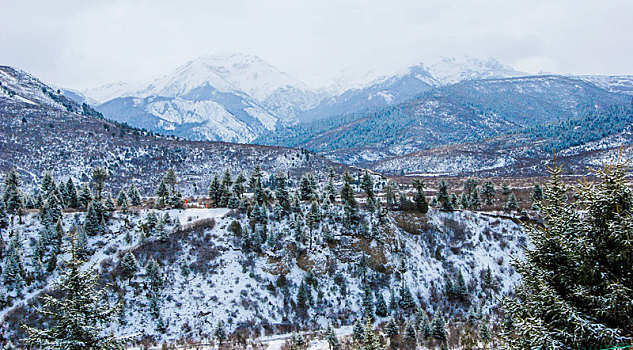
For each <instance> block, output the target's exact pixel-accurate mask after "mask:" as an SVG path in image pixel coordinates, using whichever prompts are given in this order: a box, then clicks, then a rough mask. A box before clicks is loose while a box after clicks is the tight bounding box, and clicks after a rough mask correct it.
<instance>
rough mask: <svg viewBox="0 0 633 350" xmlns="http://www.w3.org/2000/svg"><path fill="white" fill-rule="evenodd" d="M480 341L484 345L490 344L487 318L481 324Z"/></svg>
mask: <svg viewBox="0 0 633 350" xmlns="http://www.w3.org/2000/svg"><path fill="white" fill-rule="evenodd" d="M479 339H480V340H481V341H482V342H483V343H484V344H488V342H489V341H490V325H489V324H488V320H487V319H485V318H484V320H483V322H481V323H480V324H479Z"/></svg>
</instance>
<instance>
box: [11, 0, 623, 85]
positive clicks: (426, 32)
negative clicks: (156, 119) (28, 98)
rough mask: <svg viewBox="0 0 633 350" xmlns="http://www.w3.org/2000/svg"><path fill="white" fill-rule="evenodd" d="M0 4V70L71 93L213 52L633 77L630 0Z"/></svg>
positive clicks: (300, 61) (314, 66) (277, 59)
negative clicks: (455, 59) (484, 63)
mask: <svg viewBox="0 0 633 350" xmlns="http://www.w3.org/2000/svg"><path fill="white" fill-rule="evenodd" d="M2 2H3V3H2V4H0V5H1V8H2V9H3V13H4V15H3V20H2V21H0V63H2V64H10V65H13V66H17V67H20V68H22V69H25V70H27V71H30V72H32V73H34V74H36V75H37V76H39V77H41V78H42V79H44V80H45V81H46V82H48V83H52V84H57V85H61V86H67V87H75V88H83V87H88V86H94V85H98V84H101V83H105V82H111V81H119V80H124V81H130V80H143V79H148V78H151V77H155V76H156V75H159V74H162V73H165V72H168V71H170V70H171V69H173V68H175V67H176V66H178V65H180V64H182V63H184V62H185V61H187V60H189V59H192V58H194V57H197V56H199V55H202V54H206V53H216V52H245V53H251V54H255V55H258V56H260V57H262V58H263V59H265V60H267V61H269V62H271V63H272V64H274V65H276V66H278V67H280V68H281V69H283V70H285V71H287V72H289V73H291V74H294V75H295V76H298V77H299V78H302V79H304V80H306V81H307V82H308V83H312V84H323V83H325V82H326V81H328V79H329V78H330V77H332V76H336V75H338V74H340V72H341V71H345V72H346V74H351V75H362V74H364V73H365V72H367V71H372V72H374V74H385V73H388V72H391V71H394V70H399V69H402V68H403V67H406V66H408V65H411V64H416V63H420V62H433V61H436V60H437V59H438V58H439V57H441V56H452V55H455V54H469V55H472V56H477V57H482V58H487V57H496V58H498V59H500V60H501V61H502V62H504V63H506V64H509V65H511V66H514V67H515V68H516V69H518V70H523V71H528V72H535V73H536V72H539V71H554V72H560V73H579V74H580V73H582V74H633V69H632V67H631V63H630V62H632V61H633V48H632V45H631V41H630V38H629V37H630V33H632V32H633V21H630V15H631V14H632V13H633V2H632V1H628V0H613V1H586V0H574V1H571V0H570V1H567V0H549V1H545V0H532V1H513V0H485V1H467V0H452V1H443V0H442V1H440V0H414V1H405V0H392V1H378V0H375V1H374V0H367V1H358V0H348V1H340V0H320V1H303V0H287V1H281V0H266V1H263V0H231V1H204V0H200V1H194V0H189V1H177V2H176V1H161V0H158V1H123V0H121V1H118V0H117V1H60V2H49V1H28V2H27V1H9V0H4V1H2Z"/></svg>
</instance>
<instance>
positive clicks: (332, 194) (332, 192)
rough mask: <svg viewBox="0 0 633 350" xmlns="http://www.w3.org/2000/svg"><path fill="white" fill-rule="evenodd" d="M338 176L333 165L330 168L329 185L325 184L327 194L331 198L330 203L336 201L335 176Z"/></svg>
mask: <svg viewBox="0 0 633 350" xmlns="http://www.w3.org/2000/svg"><path fill="white" fill-rule="evenodd" d="M335 177H336V172H335V171H334V168H333V167H330V168H329V169H328V181H327V185H325V196H326V197H327V198H328V199H329V200H330V203H335V202H336V186H335V185H334V178H335Z"/></svg>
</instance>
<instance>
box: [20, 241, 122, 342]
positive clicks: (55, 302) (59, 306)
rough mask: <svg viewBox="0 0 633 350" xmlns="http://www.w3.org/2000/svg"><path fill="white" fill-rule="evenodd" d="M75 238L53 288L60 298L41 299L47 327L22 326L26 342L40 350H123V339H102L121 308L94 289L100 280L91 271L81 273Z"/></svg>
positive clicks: (47, 296)
mask: <svg viewBox="0 0 633 350" xmlns="http://www.w3.org/2000/svg"><path fill="white" fill-rule="evenodd" d="M74 236H75V235H73V237H71V247H70V254H71V259H70V261H67V262H66V264H65V268H64V269H63V270H62V271H61V278H60V280H59V281H58V282H57V283H56V284H55V287H54V289H55V290H56V291H59V292H60V293H61V297H60V298H59V299H57V298H54V297H52V296H50V295H45V296H43V297H42V299H43V304H44V305H43V308H41V309H38V310H37V311H38V313H39V314H40V315H41V316H43V317H44V318H45V319H47V321H48V322H46V323H45V324H46V325H47V327H45V328H42V329H38V328H32V327H28V326H25V329H26V331H27V334H28V337H27V339H25V342H26V344H27V345H29V346H32V347H36V348H40V349H63V350H80V349H81V350H96V349H99V350H111V349H122V348H123V343H124V341H125V339H123V338H115V337H114V336H113V335H112V334H106V335H104V334H103V333H104V332H103V328H102V326H103V325H107V324H108V323H109V322H110V321H111V320H112V319H113V317H115V316H116V314H117V313H118V312H119V310H120V307H121V305H120V304H119V303H117V304H116V305H114V306H110V305H109V304H108V302H107V297H106V291H105V289H98V288H97V284H98V278H99V277H98V274H97V273H95V272H94V271H93V270H92V268H90V269H88V270H85V271H82V270H81V266H82V264H83V263H84V261H83V260H81V259H80V257H79V253H78V249H77V247H76V244H75V240H76V238H75V237H74Z"/></svg>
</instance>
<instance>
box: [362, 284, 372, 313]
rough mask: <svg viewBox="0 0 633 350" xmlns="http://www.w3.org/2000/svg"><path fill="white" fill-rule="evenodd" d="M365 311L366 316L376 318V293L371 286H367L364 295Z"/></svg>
mask: <svg viewBox="0 0 633 350" xmlns="http://www.w3.org/2000/svg"><path fill="white" fill-rule="evenodd" d="M363 311H364V314H365V317H367V318H369V319H371V320H373V319H374V293H372V291H371V288H369V286H365V295H364V296H363Z"/></svg>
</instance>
